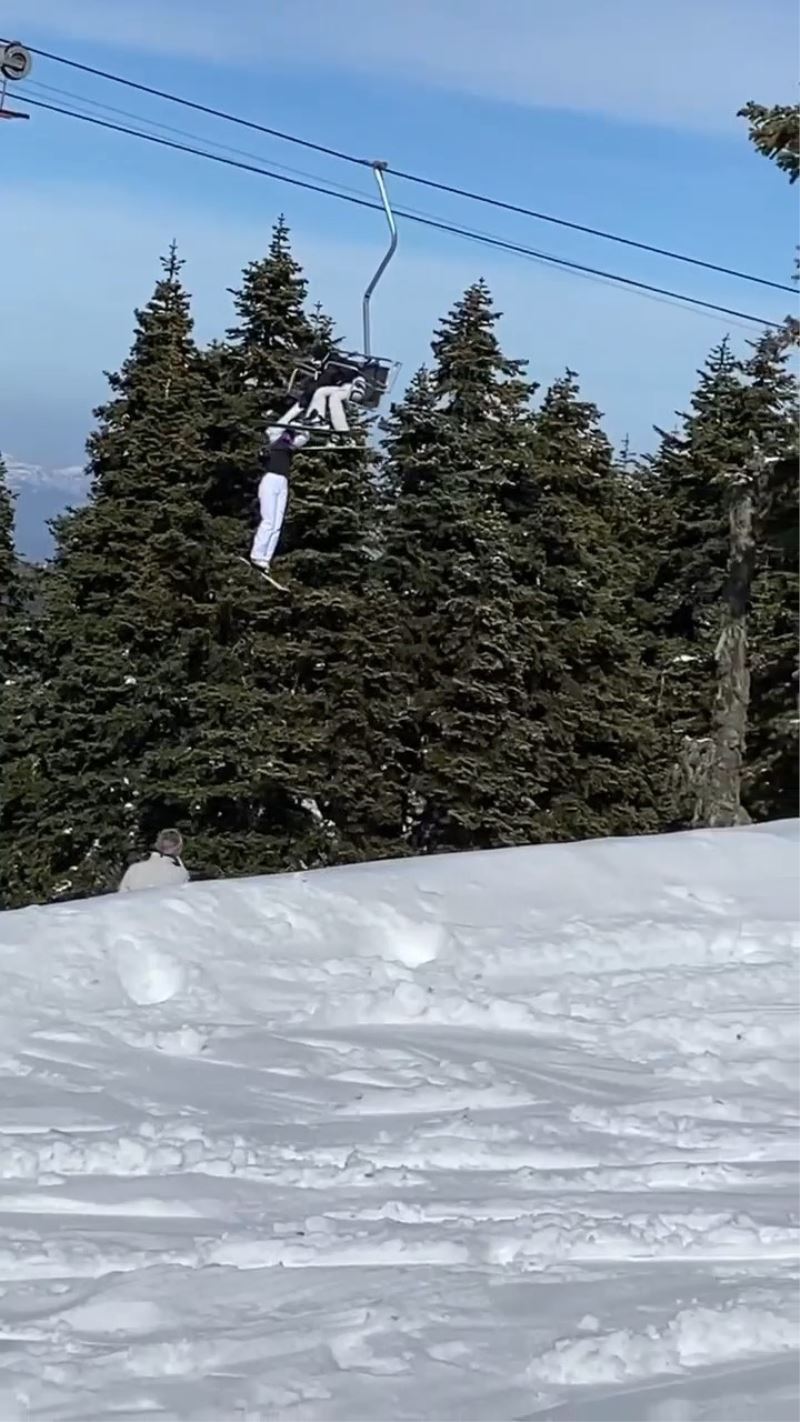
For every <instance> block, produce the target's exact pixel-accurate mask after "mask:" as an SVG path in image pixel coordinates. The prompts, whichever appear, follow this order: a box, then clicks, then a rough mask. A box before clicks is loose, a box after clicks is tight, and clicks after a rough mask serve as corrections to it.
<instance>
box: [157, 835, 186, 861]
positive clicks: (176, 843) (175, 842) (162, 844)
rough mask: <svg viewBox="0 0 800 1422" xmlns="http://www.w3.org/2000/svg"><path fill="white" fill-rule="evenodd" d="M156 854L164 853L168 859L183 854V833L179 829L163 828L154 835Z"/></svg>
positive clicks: (178, 857) (177, 857)
mask: <svg viewBox="0 0 800 1422" xmlns="http://www.w3.org/2000/svg"><path fill="white" fill-rule="evenodd" d="M155 849H156V853H157V854H165V855H167V857H168V858H169V859H180V857H181V855H182V854H183V835H182V834H181V832H180V830H176V829H163V830H161V832H160V834H159V835H158V836H157V837H156V843H155Z"/></svg>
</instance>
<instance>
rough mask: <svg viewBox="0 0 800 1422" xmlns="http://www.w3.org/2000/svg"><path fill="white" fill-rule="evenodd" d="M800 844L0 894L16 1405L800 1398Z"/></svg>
mask: <svg viewBox="0 0 800 1422" xmlns="http://www.w3.org/2000/svg"><path fill="white" fill-rule="evenodd" d="M797 850H798V831H797V826H796V825H795V824H781V825H772V826H767V827H761V828H759V829H754V830H733V831H721V832H719V831H718V832H714V833H699V832H697V833H694V834H692V835H680V836H673V837H665V838H652V839H640V840H629V841H616V842H614V841H605V842H598V843H593V844H589V845H580V846H554V847H547V848H538V849H531V850H509V851H502V852H496V853H493V854H485V855H472V856H465V857H452V858H438V859H428V860H416V861H408V862H405V863H400V864H389V865H370V866H361V867H357V868H347V869H338V870H328V871H324V872H319V873H315V874H307V875H295V876H282V877H277V878H268V879H267V878H265V879H251V880H246V881H240V882H238V883H227V884H213V885H212V884H196V885H192V886H190V887H189V888H187V889H184V890H181V891H180V892H171V893H166V894H141V895H138V896H134V895H131V896H127V895H126V896H124V897H123V896H120V897H118V898H117V897H112V898H108V899H102V900H95V901H94V902H90V903H86V904H70V905H66V906H59V907H55V908H50V909H30V910H25V911H22V912H19V913H9V914H5V915H2V916H0V962H1V963H2V981H3V995H2V1004H0V1016H1V1017H2V1022H1V1023H0V1072H1V1073H2V1091H1V1092H0V1321H1V1322H2V1332H0V1418H2V1420H3V1422H22V1419H23V1418H24V1419H40V1418H42V1419H44V1418H46V1419H53V1422H55V1420H56V1419H58V1422H77V1419H80V1422H89V1419H91V1422H112V1419H120V1418H127V1419H132V1418H134V1417H136V1418H141V1417H142V1416H152V1417H156V1418H160V1419H164V1418H169V1419H187V1422H188V1420H189V1419H190V1422H234V1419H235V1420H236V1422H256V1419H258V1422H261V1420H262V1419H264V1422H266V1419H273V1418H287V1419H347V1422H357V1419H364V1422H366V1419H456V1418H457V1419H464V1422H470V1419H472V1422H477V1419H492V1422H506V1419H508V1422H511V1419H526V1418H531V1419H532V1418H536V1419H539V1418H553V1419H562V1422H581V1420H582V1419H587V1422H588V1419H594V1422H599V1419H607V1422H612V1419H613V1422H625V1420H626V1419H627V1422H634V1420H635V1422H641V1419H648V1422H686V1419H704V1422H709V1419H714V1422H734V1419H745V1418H746V1419H751V1418H752V1419H755V1418H757V1419H759V1422H776V1420H779V1419H789V1418H792V1419H794V1418H795V1417H796V1416H797V1410H798V1395H799V1394H800V1390H799V1389H798V1386H797V1376H798V1360H797V1354H796V1352H795V1351H794V1349H795V1345H796V1341H797V1301H798V1294H797V1274H798V1269H797V1264H798V1196H797V1170H796V1165H797V1156H798V1133H797V1115H796V1108H797V1105H798V1101H797V1094H798V1093H797V1070H798V1041H797V1035H798V1016H797V1000H796V999H797V985H798V976H797V966H798V960H797V927H796V923H797ZM90 1365H91V1366H90Z"/></svg>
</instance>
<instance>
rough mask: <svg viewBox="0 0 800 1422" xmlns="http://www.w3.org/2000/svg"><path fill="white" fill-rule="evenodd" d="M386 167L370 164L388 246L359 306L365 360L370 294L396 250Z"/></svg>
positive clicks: (369, 342) (369, 344) (369, 339)
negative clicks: (385, 225)
mask: <svg viewBox="0 0 800 1422" xmlns="http://www.w3.org/2000/svg"><path fill="white" fill-rule="evenodd" d="M387 167H388V164H387V163H385V162H381V161H378V160H376V161H375V162H374V163H373V164H372V171H373V173H374V174H375V181H376V183H377V184H378V192H379V193H380V195H381V202H382V204H383V210H384V212H385V213H386V221H387V223H388V224H389V246H388V249H387V251H386V253H385V255H384V257H383V260H382V262H381V264H380V266H379V267H378V270H377V271H376V273H375V275H374V277H373V278H372V281H371V282H370V284H369V286H368V287H367V289H366V291H365V292H364V299H363V301H362V305H361V309H362V313H363V321H364V355H365V356H366V357H367V359H369V358H370V357H371V355H372V333H371V330H370V310H369V303H370V300H371V298H372V293H373V292H374V290H375V288H376V286H377V285H378V282H379V281H380V279H381V277H382V276H383V273H384V272H385V271H386V268H387V267H388V265H389V263H390V261H391V260H392V257H393V256H394V254H395V252H396V250H397V223H396V222H395V220H394V213H393V212H392V205H391V203H390V201H389V194H388V193H387V191H386V183H385V181H384V177H383V175H384V173H385V172H386V169H387Z"/></svg>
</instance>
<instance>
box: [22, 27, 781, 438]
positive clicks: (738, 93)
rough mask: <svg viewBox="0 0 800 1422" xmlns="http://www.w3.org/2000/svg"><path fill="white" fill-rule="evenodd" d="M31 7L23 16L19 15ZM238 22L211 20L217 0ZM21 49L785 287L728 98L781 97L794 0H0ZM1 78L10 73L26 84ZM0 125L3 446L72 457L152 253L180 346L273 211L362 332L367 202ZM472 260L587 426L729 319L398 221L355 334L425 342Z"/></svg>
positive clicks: (566, 239) (438, 210) (518, 236)
mask: <svg viewBox="0 0 800 1422" xmlns="http://www.w3.org/2000/svg"><path fill="white" fill-rule="evenodd" d="M32 10H33V18H31V11H32ZM226 13H227V15H232V16H234V19H232V20H231V19H227V18H224V16H225V14H226ZM3 25H4V28H5V30H6V34H7V36H8V37H11V36H12V35H13V36H14V37H18V38H20V39H22V40H23V41H27V42H29V43H30V44H33V45H38V46H40V47H42V48H45V49H51V50H53V51H55V52H57V53H60V54H65V55H68V56H70V57H72V58H75V59H79V60H82V61H84V62H86V63H89V64H93V65H97V66H99V67H105V68H109V69H112V70H115V71H116V72H120V73H125V74H127V75H129V76H131V77H134V78H137V79H140V80H142V81H143V82H145V83H149V84H152V85H154V86H156V87H162V88H168V89H172V90H174V91H177V92H179V93H181V94H185V95H187V96H189V97H192V98H196V99H199V100H201V101H202V102H206V103H210V104H213V105H215V106H217V107H220V108H228V109H232V110H235V111H236V112H237V113H241V114H243V115H246V116H249V117H252V118H254V119H256V120H258V121H261V122H263V123H266V124H268V125H270V126H273V127H276V128H280V129H284V130H288V131H291V132H295V133H297V134H300V135H302V136H305V137H308V138H311V139H315V140H317V141H320V142H322V143H325V144H328V145H330V146H332V147H337V148H342V149H345V150H347V151H350V152H355V153H358V154H361V155H363V156H364V157H368V158H372V157H383V158H386V159H388V160H389V162H390V164H392V165H393V166H395V167H397V168H405V169H407V170H411V171H417V172H421V173H425V174H427V175H430V176H433V177H437V178H442V179H444V180H446V181H450V182H453V183H455V184H458V185H461V186H466V187H471V188H478V189H481V190H484V191H486V192H489V193H491V194H493V195H496V196H498V197H501V198H506V199H510V200H511V201H518V202H521V203H523V204H525V205H528V206H531V207H535V208H538V209H540V210H543V211H546V212H552V213H554V214H557V215H560V216H563V217H567V218H570V219H572V220H576V221H582V222H586V223H590V224H593V225H596V226H599V227H606V228H609V229H611V230H614V231H618V232H621V233H624V234H626V235H628V236H631V237H635V238H638V239H641V240H644V241H650V242H654V243H657V244H658V245H660V246H666V247H675V248H678V249H679V250H682V251H686V252H689V253H692V254H694V255H697V256H700V257H705V258H709V259H711V260H715V261H719V262H722V263H724V264H725V265H728V266H733V267H740V268H743V269H745V270H750V271H754V272H757V273H759V274H761V275H764V276H768V277H771V278H773V279H776V280H779V281H782V280H786V279H787V278H788V276H789V274H790V272H791V270H792V261H793V248H794V243H795V240H796V225H797V224H796V199H795V196H794V194H793V192H792V190H791V189H790V188H789V186H788V184H787V183H786V182H785V180H784V179H783V178H782V176H781V175H780V174H779V173H778V172H777V170H775V169H774V168H773V167H772V165H770V164H768V163H766V162H764V160H763V159H759V158H758V156H757V155H755V154H754V153H753V152H752V151H751V149H750V147H749V144H748V142H747V137H746V129H745V126H744V124H743V123H742V121H741V120H737V119H736V117H735V114H736V109H737V108H738V107H739V106H740V105H741V104H742V103H743V102H744V101H745V100H747V99H748V98H751V97H752V98H756V99H758V100H760V101H763V102H767V103H770V102H779V101H788V102H791V100H792V98H793V96H794V92H795V89H794V85H795V75H794V69H795V60H794V56H795V54H796V52H797V38H798V36H797V28H798V26H797V18H796V14H795V5H794V3H793V0H761V4H760V5H759V6H755V5H753V4H752V3H751V0H747V3H745V0H702V3H698V0H672V3H671V4H670V6H669V7H667V6H666V5H660V4H656V3H653V0H651V3H650V4H642V3H641V0H639V3H633V0H601V2H599V0H572V3H571V4H570V5H569V6H557V5H556V4H555V3H552V0H491V4H489V3H487V0H404V4H403V5H385V4H384V5H381V4H379V3H376V0H335V3H331V0H292V3H279V0H237V4H236V5H235V6H230V7H223V6H221V5H220V4H219V3H218V0H169V4H166V3H164V0H114V3H113V4H111V3H108V0H69V4H66V3H64V0H37V4H36V6H35V7H32V6H31V5H30V0H4V5H3ZM30 85H31V87H30V93H31V95H36V96H37V97H40V98H45V99H47V98H50V99H53V100H54V101H55V102H65V103H70V102H73V100H72V99H67V98H65V97H64V95H63V94H62V95H53V94H52V93H48V92H46V91H45V90H44V89H42V88H41V87H40V86H43V85H48V86H55V87H56V88H58V89H60V90H63V91H68V92H69V94H70V95H81V96H83V97H84V98H91V99H94V100H96V101H98V102H102V103H105V104H109V105H115V106H117V107H119V108H122V109H126V110H128V111H129V112H131V113H135V114H138V115H141V116H147V117H149V118H150V119H152V120H155V121H157V122H161V123H165V124H171V125H173V126H175V127H178V128H182V129H185V130H187V131H190V132H191V133H193V134H195V135H197V136H199V137H200V138H201V139H203V140H204V141H208V140H212V139H213V140H215V141H216V142H218V143H221V144H228V145H232V146H233V147H234V148H237V149H242V150H246V151H247V152H249V153H251V154H252V155H254V156H255V157H256V158H257V159H259V160H261V161H263V162H265V163H267V164H272V165H275V164H282V165H286V166H288V167H290V168H291V169H293V170H301V171H302V172H304V173H306V174H310V175H312V176H314V177H318V178H321V179H322V180H323V181H325V182H338V183H341V184H344V185H346V186H348V187H352V188H355V189H356V190H360V191H366V192H367V193H368V195H369V196H372V195H373V194H372V192H371V191H370V187H369V183H370V179H369V174H367V173H363V172H362V171H361V170H359V169H356V168H352V167H349V166H345V165H342V164H338V163H335V162H333V161H331V160H328V159H325V158H324V157H322V156H319V155H316V154H313V153H309V152H306V151H303V150H300V149H297V148H294V147H291V146H289V145H286V144H282V143H279V142H278V141H275V140H271V139H268V138H266V137H262V136H261V135H258V134H253V133H247V132H245V131H243V130H241V129H236V128H234V127H231V126H230V125H226V124H223V123H220V122H217V121H215V120H211V119H206V118H204V117H203V116H201V115H193V114H191V113H188V112H187V111H185V110H180V109H177V108H175V107H174V106H171V105H166V104H164V103H161V102H159V101H156V100H151V99H148V98H147V97H146V96H143V95H138V94H135V93H132V92H130V91H125V90H123V89H120V88H119V87H118V86H115V85H109V84H105V83H102V82H101V81H99V80H95V79H92V78H91V77H89V76H86V75H82V74H79V73H77V72H75V71H70V70H68V69H66V68H64V67H63V66H60V65H56V64H54V63H52V62H49V61H46V60H43V59H38V60H37V61H36V63H35V69H34V72H33V74H32V75H31V80H30ZM24 87H25V86H22V85H21V86H18V87H17V89H16V91H15V93H16V96H17V97H18V98H21V97H22V92H23V89H24ZM0 139H1V140H2V143H3V240H4V251H5V262H6V267H5V276H6V279H5V282H4V293H3V307H4V318H5V319H4V330H5V331H6V333H11V339H10V340H9V339H6V340H5V341H4V342H3V343H2V346H0V446H2V447H3V448H4V449H6V450H7V451H9V452H10V453H11V455H12V456H14V457H15V458H17V459H19V460H22V461H30V462H32V463H35V464H43V465H47V466H51V465H58V466H72V465H76V464H79V463H80V462H81V461H82V458H83V442H84V439H85V437H86V434H87V433H88V430H89V428H90V426H91V409H92V406H93V405H94V404H95V403H97V401H98V400H100V399H102V398H103V397H104V393H105V384H104V380H103V374H102V372H103V370H104V369H109V368H114V367H116V366H117V365H118V364H119V362H120V360H121V359H122V358H123V356H124V354H125V352H126V349H127V346H128V344H129V340H130V334H131V322H132V308H133V306H134V305H136V304H137V303H139V304H141V303H143V302H144V301H145V300H146V299H147V297H148V295H149V293H150V290H151V288H152V285H153V281H154V279H155V275H156V272H157V260H158V255H159V253H160V252H161V251H163V250H164V249H165V248H166V246H167V245H168V243H169V241H170V240H171V238H172V237H175V238H177V240H178V243H179V246H180V248H181V251H182V253H183V255H184V257H185V258H186V268H185V276H186V281H187V285H188V286H189V289H190V290H191V291H192V293H193V297H194V310H195V316H196V322H197V333H198V336H199V337H200V339H201V340H205V339H208V338H210V337H211V336H213V335H217V334H220V333H221V332H222V330H223V329H224V327H225V325H226V324H227V323H228V321H229V317H230V298H229V296H228V294H227V291H226V288H227V287H229V286H233V285H236V284H237V280H238V275H239V272H240V269H241V267H242V265H243V264H244V263H245V262H246V261H247V260H249V259H250V258H252V257H255V256H258V255H260V253H261V252H262V251H263V249H264V246H265V244H266V243H267V241H268V239H269V232H270V228H271V226H272V223H273V222H274V220H275V218H276V216H277V215H278V213H280V212H283V213H285V214H286V217H287V220H288V222H289V224H290V227H291V229H292V233H293V239H294V242H295V247H296V251H297V254H298V256H299V257H300V259H301V260H302V261H303V263H304V265H305V266H306V270H307V275H308V277H309V279H310V282H311V290H312V297H313V298H318V299H319V300H321V301H322V303H323V305H324V306H325V307H326V308H327V309H328V310H329V311H330V312H331V313H332V314H333V315H334V317H335V319H336V321H337V323H338V326H339V329H340V332H341V334H342V336H343V337H344V338H345V340H347V341H349V342H352V343H354V344H356V343H357V342H358V339H359V310H360V293H361V290H362V288H363V285H364V283H365V280H366V279H367V277H368V276H369V274H370V273H371V271H372V269H373V267H374V265H375V262H376V260H377V257H378V256H379V254H380V252H381V250H382V246H383V244H384V240H385V234H384V230H383V229H382V227H381V221H380V218H379V216H378V214H371V213H369V212H365V211H363V210H359V209H357V208H352V207H350V206H348V205H345V204H340V203H337V202H334V201H332V200H330V199H326V198H324V197H318V196H315V195H313V194H309V193H303V192H300V191H299V190H297V189H293V188H290V187H287V186H285V185H283V184H278V183H272V182H269V181H266V180H264V179H262V178H257V177H254V176H251V175H248V174H245V173H239V172H235V171H233V170H228V169H223V168H220V167H218V166H217V165H214V164H210V163H207V162H204V161H202V160H200V159H195V158H190V157H188V156H184V155H178V154H174V153H169V152H165V151H160V150H158V149H155V148H154V147H152V146H151V145H146V144H142V143H139V142H137V141H135V140H133V139H130V138H124V137H122V136H118V135H114V134H107V133H102V132H100V131H97V130H93V129H91V128H89V127H88V126H87V125H82V124H78V123H76V122H75V121H73V120H69V119H66V118H62V117H58V116H55V115H50V114H46V113H44V112H43V111H41V110H33V111H32V118H31V120H30V122H28V123H24V124H23V123H15V124H6V125H4V126H3V129H2V133H0ZM392 191H393V194H394V196H395V198H396V200H397V201H398V202H399V203H401V204H402V203H406V204H407V205H409V206H413V207H416V208H418V209H420V210H424V211H426V212H427V213H431V214H433V215H435V216H440V217H445V218H450V219H454V220H456V221H458V222H461V223H463V224H465V225H468V226H473V227H475V228H479V229H481V230H483V231H487V232H491V233H492V234H494V235H498V236H502V237H508V238H510V239H511V240H514V241H518V242H523V243H525V244H528V245H532V246H535V247H539V248H540V249H542V250H543V251H549V252H553V253H557V254H559V255H562V256H567V257H571V258H574V259H576V260H578V261H584V262H587V263H589V264H592V265H597V266H601V267H606V268H608V269H609V270H612V271H619V272H623V273H625V274H627V275H631V276H635V277H639V278H641V279H643V280H646V281H652V282H655V283H657V284H661V285H664V286H668V287H674V288H675V289H677V290H684V291H686V292H690V293H692V294H693V295H696V296H700V297H703V298H705V299H708V300H713V301H719V302H721V303H722V304H724V305H729V306H733V307H737V308H739V309H741V310H743V311H751V312H753V313H756V314H758V315H762V316H764V317H773V318H780V317H781V316H782V315H783V314H784V313H785V311H786V310H787V309H788V307H789V306H790V305H791V301H792V298H791V297H789V296H784V295H782V294H781V293H779V292H770V291H769V290H767V289H763V288H762V289H760V288H758V287H753V286H749V285H745V284H744V283H740V282H736V281H733V280H731V279H728V278H724V277H721V276H715V275H713V274H711V273H703V272H700V271H696V270H692V269H690V268H685V267H681V266H679V265H677V264H674V263H669V262H665V261H663V260H660V259H657V258H655V257H650V256H647V255H646V254H643V253H636V252H633V251H630V250H628V249H625V248H620V247H614V246H612V245H610V244H608V243H604V242H600V241H596V240H593V239H590V238H588V237H583V236H581V235H580V234H575V233H569V232H567V231H564V230H563V229H558V228H553V227H549V226H546V225H544V224H541V223H537V222H533V221H530V220H528V219H524V218H521V217H514V216H512V215H510V214H503V213H501V212H498V211H493V210H489V209H485V208H480V207H476V206H474V205H472V204H469V203H466V202H463V201H461V200H457V199H449V198H447V197H445V196H444V195H442V194H437V193H435V192H430V191H425V190H422V189H419V188H411V187H409V186H408V185H406V184H405V183H403V182H400V181H395V182H394V183H393V185H392ZM480 275H483V276H485V277H486V279H487V281H488V282H489V284H490V285H491V287H492V289H493V290H494V292H495V294H496V299H497V304H498V306H499V308H500V309H501V310H502V311H503V312H504V313H505V314H504V318H503V322H502V327H501V334H502V339H503V342H504V345H505V347H506V349H507V351H508V353H509V354H511V355H519V356H526V357H528V358H529V360H530V373H531V374H532V375H533V376H534V377H535V378H536V379H538V380H541V381H543V382H545V383H546V382H547V381H549V380H551V379H552V378H553V377H554V376H555V375H557V374H558V373H559V372H560V370H561V369H563V367H564V366H565V365H566V364H569V365H571V366H573V367H574V368H576V369H577V370H578V372H579V374H580V376H581V381H582V385H583V388H584V391H585V394H586V395H587V396H588V397H590V398H592V399H594V400H595V401H596V402H597V403H598V404H599V406H600V407H601V409H602V410H603V411H604V412H605V415H606V426H607V428H608V430H609V433H610V434H611V436H612V438H614V439H617V440H618V439H620V438H621V437H622V436H623V435H624V434H625V433H629V434H630V436H631V438H632V440H633V443H634V445H635V446H636V447H639V448H642V447H647V446H648V445H649V444H650V443H651V442H652V436H651V433H650V432H651V428H652V425H653V423H654V422H658V423H660V424H665V423H670V421H671V419H672V412H673V411H674V410H675V408H676V407H681V406H682V405H684V404H685V401H686V398H687V395H688V393H689V390H690V389H691V386H692V384H693V382H694V371H695V369H696V367H697V366H698V365H699V364H700V363H701V362H702V360H703V358H704V356H705V353H706V352H707V350H708V349H709V348H710V346H711V345H712V344H713V343H714V342H715V341H717V340H718V339H719V338H720V337H721V336H722V335H724V334H725V332H726V331H730V332H731V335H732V337H733V339H734V340H735V342H737V343H740V342H741V343H743V342H744V341H745V340H746V338H747V336H748V334H750V331H748V330H746V329H742V328H740V327H739V326H738V325H737V324H736V323H734V322H732V321H730V320H727V319H725V318H716V317H709V316H705V315H701V314H699V313H690V312H687V311H685V310H683V309H679V308H677V307H675V306H674V305H671V304H669V303H665V302H659V301H654V300H650V299H647V298H645V297H642V296H639V295H636V294H631V293H623V292H621V291H619V290H618V289H614V288H612V287H611V286H609V285H606V284H602V283H597V282H593V281H588V280H585V279H582V278H580V277H577V276H572V275H567V274H562V273H559V272H557V271H554V270H553V269H550V268H547V267H544V266H542V265H540V264H538V263H534V262H531V261H526V260H523V259H520V258H516V257H512V256H506V255H503V254H500V253H497V252H492V251H489V250H487V249H485V248H481V247H478V246H475V245H473V244H471V243H468V242H465V241H463V240H461V239H458V238H455V237H447V236H444V235H441V234H437V233H434V232H430V231H426V230H425V229H420V228H417V227H415V226H413V225H411V224H406V225H405V226H404V227H402V229H401V247H400V252H399V255H398V257H397V259H396V261H395V264H394V265H393V267H392V268H390V272H389V274H388V275H387V278H386V280H385V283H384V284H383V285H382V286H381V287H380V288H379V292H378V295H377V296H376V299H375V309H374V342H375V345H376V348H378V349H379V350H381V352H385V353H386V354H388V355H392V356H393V357H395V358H396V359H398V360H401V361H402V362H403V376H404V377H407V376H408V375H409V374H410V373H411V371H412V370H413V369H414V368H415V367H416V366H417V365H418V364H419V363H420V362H421V361H422V360H424V359H425V358H426V355H427V350H428V342H429V340H430V335H431V332H432V329H433V327H434V326H435V324H436V322H437V321H438V319H439V318H440V316H441V315H442V314H444V312H445V311H446V310H447V309H448V307H449V306H450V305H451V304H452V302H453V301H454V300H455V299H457V297H458V295H459V294H460V292H461V291H462V290H463V288H464V286H465V285H467V284H468V283H469V282H470V281H472V280H474V279H475V278H476V277H478V276H480Z"/></svg>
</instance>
